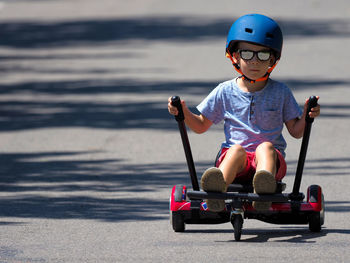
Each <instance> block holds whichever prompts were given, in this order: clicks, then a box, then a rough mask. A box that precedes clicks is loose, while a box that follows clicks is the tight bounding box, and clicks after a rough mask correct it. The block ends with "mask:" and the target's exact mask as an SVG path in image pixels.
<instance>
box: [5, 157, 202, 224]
mask: <svg viewBox="0 0 350 263" xmlns="http://www.w3.org/2000/svg"><path fill="white" fill-rule="evenodd" d="M84 154H91V152H90V153H86V152H68V153H63V152H61V153H55V152H43V153H22V154H18V153H16V154H0V166H1V167H2V169H1V171H0V196H1V198H0V217H14V218H52V219H93V220H101V221H111V222H120V221H140V220H144V221H147V220H159V219H167V218H168V213H169V210H168V209H169V201H168V200H169V197H170V193H171V188H172V186H173V185H175V184H190V182H189V181H190V180H189V177H188V175H187V171H186V169H187V168H186V166H185V165H182V164H181V165H180V164H176V163H175V164H170V163H164V164H158V165H157V164H146V165H127V164H125V163H122V162H121V160H89V159H84V158H83V156H84ZM76 157H79V160H74V159H75V158H76ZM43 158H45V159H46V160H44V159H43ZM62 158H65V159H63V160H62ZM67 158H68V159H67ZM48 159H49V160H48ZM202 166H208V164H206V163H200V164H198V167H202ZM162 189H167V193H168V194H167V196H163V198H162V199H161V200H157V199H154V198H152V195H151V193H152V192H154V191H159V190H162ZM7 221H8V220H7ZM7 223H8V224H10V222H7Z"/></svg>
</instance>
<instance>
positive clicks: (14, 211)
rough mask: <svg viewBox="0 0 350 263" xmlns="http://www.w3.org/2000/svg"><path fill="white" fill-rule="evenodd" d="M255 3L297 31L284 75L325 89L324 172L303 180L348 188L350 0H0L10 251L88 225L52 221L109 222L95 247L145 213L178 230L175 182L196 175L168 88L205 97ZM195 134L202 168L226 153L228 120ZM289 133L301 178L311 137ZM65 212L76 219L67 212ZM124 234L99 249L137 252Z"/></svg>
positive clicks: (302, 92) (341, 208)
mask: <svg viewBox="0 0 350 263" xmlns="http://www.w3.org/2000/svg"><path fill="white" fill-rule="evenodd" d="M247 13H262V14H265V15H267V16H271V17H272V18H274V19H275V20H276V21H277V22H278V23H279V24H280V26H281V28H282V31H283V33H284V46H283V51H282V59H281V61H280V63H279V64H278V66H277V67H276V69H275V70H274V72H273V73H272V78H275V79H277V80H279V81H284V82H286V83H287V84H288V86H289V87H290V88H291V89H292V90H293V92H294V94H295V97H296V98H297V101H298V103H300V104H301V105H302V104H303V103H304V100H305V99H306V98H308V97H309V96H310V95H319V96H320V97H321V99H320V103H321V105H322V115H321V117H320V118H319V119H317V121H316V122H315V125H314V130H313V134H312V137H311V143H310V149H309V155H308V158H309V160H310V162H309V165H308V166H307V167H306V172H307V173H309V174H310V175H311V176H310V177H306V178H305V180H304V181H303V189H302V190H303V191H304V190H305V189H306V186H307V185H309V184H313V183H315V184H321V185H324V188H325V191H327V190H328V192H332V193H344V185H346V184H347V185H348V183H349V182H348V178H347V177H346V175H348V170H349V168H350V167H349V161H350V159H349V156H350V151H349V146H350V145H349V140H347V137H348V136H347V135H348V127H349V124H350V123H349V117H350V104H349V101H348V98H349V91H348V86H349V83H350V78H349V54H348V51H347V48H348V47H349V45H350V19H349V15H350V4H349V2H348V1H347V0H335V1H332V2H331V3H330V2H329V1H322V0H310V1H278V0H269V1H259V0H254V1H229V0H224V1H200V0H194V1H185V0H179V1H156V0H129V1H115V0H100V1H94V0H26V1H24V0H22V1H21V0H1V1H0V166H1V170H0V221H1V222H0V224H1V225H3V226H5V227H3V228H2V229H1V230H0V231H3V234H4V235H5V236H6V239H5V241H4V242H5V243H6V242H7V243H6V244H7V245H4V248H3V250H1V248H0V254H1V253H2V254H3V255H7V256H6V257H7V258H12V259H18V249H19V248H18V247H20V248H21V251H22V252H21V253H23V255H24V259H26V257H29V258H30V256H31V255H32V253H33V251H37V252H36V253H38V255H41V257H42V258H43V259H48V258H49V259H50V258H51V256H49V255H48V253H49V252H47V250H45V249H44V247H43V246H41V245H42V244H44V243H46V244H49V245H48V246H49V248H51V249H53V251H55V252H57V253H58V254H60V253H61V252H62V251H63V250H64V249H67V247H66V244H67V242H68V244H70V243H72V246H74V244H80V243H79V242H81V239H82V238H81V236H79V235H78V236H77V237H73V238H72V236H68V235H64V234H62V233H61V234H55V235H53V236H50V240H51V242H52V243H50V242H48V243H47V240H48V239H49V237H48V236H45V234H47V232H45V231H55V230H57V229H62V227H63V228H65V229H70V230H71V231H72V232H79V231H80V233H85V232H84V231H87V230H86V228H87V229H91V228H93V227H95V226H96V225H94V226H92V225H91V224H97V225H98V226H99V227H100V233H102V234H100V235H97V237H96V236H95V237H94V238H92V237H91V236H89V235H88V234H87V240H90V238H91V240H94V241H91V242H90V243H91V245H88V248H91V251H90V252H86V251H85V250H84V253H88V254H89V253H94V252H96V250H95V248H94V249H93V247H94V246H96V244H99V243H98V242H100V241H101V242H102V240H105V238H106V234H108V233H114V234H115V233H117V234H118V235H119V236H122V237H125V238H126V239H127V238H128V237H129V236H135V235H137V234H136V232H134V231H137V232H138V231H140V232H141V233H143V231H144V230H142V229H140V228H139V227H137V226H135V225H133V223H132V222H138V223H141V224H144V223H145V222H147V223H150V225H148V227H149V228H150V229H157V225H161V226H163V225H164V226H165V227H164V228H161V229H163V230H162V231H163V232H162V233H158V234H155V235H159V236H158V237H157V239H158V240H161V238H160V236H162V235H163V234H164V231H165V232H166V231H168V230H169V227H168V221H167V220H168V198H169V195H170V189H171V187H172V186H173V185H174V184H178V183H182V184H190V180H189V178H188V176H187V168H186V163H185V158H184V154H183V149H182V146H181V141H180V137H179V134H178V130H177V125H176V122H175V121H174V120H173V118H172V116H170V115H169V114H168V112H167V99H168V97H169V96H172V95H175V94H176V95H180V96H181V97H182V98H183V99H185V100H186V102H187V105H189V106H190V107H191V108H192V109H194V108H195V106H196V105H197V104H198V103H199V102H200V101H201V100H202V99H203V98H204V97H205V96H206V95H207V94H208V93H209V92H210V91H211V90H212V89H213V88H215V87H216V85H217V84H218V83H220V82H222V81H225V80H227V79H230V78H233V77H235V76H236V74H235V72H234V70H233V68H232V65H231V64H230V61H229V60H228V59H226V58H225V52H224V51H225V41H226V34H227V32H228V30H229V28H230V26H231V24H232V23H233V22H234V20H235V19H237V18H238V17H240V16H242V15H244V14H247ZM189 136H190V140H191V144H192V151H193V155H194V159H195V162H196V166H197V170H198V174H199V175H200V174H201V173H202V171H203V170H204V169H205V168H207V167H209V166H211V165H212V163H213V161H214V158H215V155H216V153H217V151H218V148H219V146H220V144H221V141H222V140H223V138H224V137H223V132H222V127H221V125H218V126H216V127H212V128H211V130H210V131H209V132H207V133H206V134H203V135H194V134H193V133H192V132H189ZM286 139H287V141H288V144H289V146H288V149H287V163H288V167H289V168H288V175H287V177H286V181H287V184H288V189H291V187H292V185H291V181H292V179H293V177H292V175H293V173H294V171H295V166H296V162H297V158H298V153H299V152H298V151H299V147H300V141H298V140H294V139H291V138H289V137H288V135H286ZM330 175H332V178H330ZM334 180H336V181H340V182H344V184H334V183H333V182H334ZM346 200H348V199H347V197H346V196H345V193H344V195H342V194H340V195H338V196H335V194H329V196H328V207H329V211H330V212H331V213H333V216H334V217H335V216H336V215H337V220H336V223H335V224H336V225H337V226H338V227H344V226H345V225H344V224H345V223H344V222H345V221H343V219H345V218H346V216H347V215H348V214H347V213H348V212H349V202H348V201H346ZM331 217H332V214H331ZM62 219H65V220H67V219H74V220H76V221H74V222H70V223H69V224H66V223H65V224H64V225H62V224H63V223H62V222H64V221H62ZM43 222H44V223H45V224H43ZM113 223H119V225H118V227H116V226H115V225H114V224H113ZM38 224H40V225H44V227H43V229H41V230H38V229H36V228H35V227H36V226H37V225H38ZM110 224H113V227H112V225H110ZM28 225H30V226H28ZM8 226H12V227H8ZM80 226H81V228H80ZM131 226H132V227H133V228H135V229H137V230H132V229H131ZM0 227H1V226H0ZM347 227H348V226H347ZM24 228H27V229H28V228H29V229H30V231H32V235H33V236H32V237H30V238H29V237H28V238H29V239H30V240H31V241H33V240H36V239H35V238H38V240H41V241H35V242H34V243H33V244H34V245H32V246H30V245H28V244H26V242H25V241H21V240H25V238H24V239H23V236H21V235H20V234H18V233H20V232H21V231H22V230H23V229H24ZM33 228H34V230H33ZM73 229H74V230H73ZM125 229H127V230H128V231H129V232H128V231H126V232H125ZM164 229H165V230H164ZM23 231H24V230H23ZM43 231H44V232H43ZM115 231H116V232H115ZM43 233H44V234H43ZM138 233H139V232H138ZM221 234H222V233H221ZM7 235H8V236H7ZM22 235H23V233H22ZM62 235H63V236H62ZM11 236H12V238H10V237H11ZM43 236H44V237H43ZM144 238H146V240H147V237H146V236H145V237H144ZM109 241H111V242H110V243H109ZM109 241H108V240H107V241H106V244H108V245H107V247H108V248H110V249H111V251H114V250H113V248H114V245H113V242H112V240H109ZM159 242H161V241H159ZM13 243H17V244H18V245H16V246H12V245H9V244H13ZM53 243H55V244H56V246H57V247H58V248H55V249H54V248H52V247H51V246H50V244H53ZM90 243H89V244H90ZM90 246H91V247H90ZM122 247H123V246H122ZM123 248H124V249H125V250H122V251H123V252H120V251H119V252H111V251H109V252H106V249H102V248H97V249H101V250H102V251H103V252H104V253H107V254H108V255H114V254H113V253H121V254H122V255H126V252H125V251H127V247H126V245H125V247H123ZM11 249H12V250H11ZM147 249H148V247H147V245H146V244H144V245H141V246H140V251H141V252H142V251H146V250H147ZM49 250H50V249H49ZM87 250H88V249H87ZM1 251H5V252H1ZM11 251H12V252H11ZM13 251H14V252H13ZM16 251H17V252H16ZM69 251H71V250H69ZM10 252H11V253H12V254H11V253H10ZM71 252H72V251H71ZM124 252H125V254H123V253H124ZM141 252H140V253H141ZM6 253H7V254H6ZM72 253H73V252H72ZM74 253H77V254H80V253H82V254H83V251H82V250H79V249H76V250H75V252H74ZM109 253H110V254H109ZM9 255H10V256H9ZM11 255H12V256H11ZM60 255H61V254H60ZM61 256H62V255H61ZM90 256H91V255H90ZM125 257H126V256H125ZM62 258H63V259H64V258H65V257H64V256H62ZM83 258H84V257H83ZM121 258H123V257H121ZM39 259H40V258H39ZM124 259H125V258H124Z"/></svg>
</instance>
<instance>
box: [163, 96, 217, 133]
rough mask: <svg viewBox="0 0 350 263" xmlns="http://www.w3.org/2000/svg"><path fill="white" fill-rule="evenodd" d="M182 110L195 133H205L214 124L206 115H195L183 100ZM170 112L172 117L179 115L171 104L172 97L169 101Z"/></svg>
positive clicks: (186, 121) (187, 123) (188, 124)
mask: <svg viewBox="0 0 350 263" xmlns="http://www.w3.org/2000/svg"><path fill="white" fill-rule="evenodd" d="M181 105H182V110H183V113H184V117H185V123H186V125H187V126H188V127H189V128H190V129H191V130H192V131H194V132H195V133H203V132H205V131H207V130H208V129H209V128H210V126H211V125H212V124H213V123H212V122H211V121H210V120H209V119H207V118H206V117H205V116H204V115H202V114H200V115H197V114H194V113H192V112H191V111H190V110H189V108H188V107H187V106H186V103H185V101H183V100H181ZM168 111H169V113H170V114H172V115H177V114H178V111H177V108H176V107H174V106H173V105H172V104H171V97H170V98H169V100H168Z"/></svg>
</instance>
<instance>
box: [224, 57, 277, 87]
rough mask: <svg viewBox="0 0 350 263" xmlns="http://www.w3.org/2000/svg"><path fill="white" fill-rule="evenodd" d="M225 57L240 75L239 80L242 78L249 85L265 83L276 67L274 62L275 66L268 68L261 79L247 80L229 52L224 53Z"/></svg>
mask: <svg viewBox="0 0 350 263" xmlns="http://www.w3.org/2000/svg"><path fill="white" fill-rule="evenodd" d="M226 57H228V58H229V59H230V60H231V62H232V65H233V67H234V68H235V70H236V71H237V72H238V73H239V74H241V78H242V79H243V80H247V81H249V82H250V83H255V82H257V81H265V80H267V79H268V78H269V77H270V74H271V72H272V70H273V69H274V68H275V67H276V65H277V63H278V61H276V62H275V64H273V65H272V67H270V68H269V69H268V70H267V72H266V74H265V75H264V76H263V77H261V78H258V79H250V78H248V77H247V76H246V75H244V74H243V72H242V70H241V68H240V66H239V65H238V64H237V63H235V62H234V60H233V57H232V55H231V54H230V53H229V52H226Z"/></svg>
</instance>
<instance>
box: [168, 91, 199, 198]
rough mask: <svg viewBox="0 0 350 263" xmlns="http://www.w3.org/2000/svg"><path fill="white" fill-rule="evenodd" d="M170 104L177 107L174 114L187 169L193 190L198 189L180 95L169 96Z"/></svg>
mask: <svg viewBox="0 0 350 263" xmlns="http://www.w3.org/2000/svg"><path fill="white" fill-rule="evenodd" d="M171 104H172V105H174V106H175V107H176V108H177V110H178V111H179V113H178V115H176V116H175V119H176V121H177V124H178V126H179V130H180V134H181V140H182V145H183V147H184V151H185V155H186V161H187V166H188V171H189V172H190V176H191V181H192V188H193V190H195V191H199V184H198V178H197V173H196V168H195V166H194V162H193V157H192V151H191V147H190V141H189V140H188V136H187V130H186V126H185V122H184V120H185V116H184V113H183V111H182V106H181V100H180V97H179V96H173V97H172V98H171Z"/></svg>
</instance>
